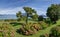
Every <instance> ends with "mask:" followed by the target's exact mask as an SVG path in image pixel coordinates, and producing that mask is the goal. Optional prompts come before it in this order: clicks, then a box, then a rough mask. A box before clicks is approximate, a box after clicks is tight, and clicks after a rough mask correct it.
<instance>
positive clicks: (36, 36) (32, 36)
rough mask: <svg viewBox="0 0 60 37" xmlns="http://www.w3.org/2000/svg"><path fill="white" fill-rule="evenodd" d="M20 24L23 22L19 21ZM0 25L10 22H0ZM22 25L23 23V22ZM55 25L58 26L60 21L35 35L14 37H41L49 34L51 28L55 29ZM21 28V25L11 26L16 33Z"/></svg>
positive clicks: (17, 36)
mask: <svg viewBox="0 0 60 37" xmlns="http://www.w3.org/2000/svg"><path fill="white" fill-rule="evenodd" d="M21 22H23V21H21ZM29 22H32V23H35V21H29ZM0 23H10V22H4V21H3V22H1V21H0ZM23 23H24V22H23ZM10 25H12V24H10ZM57 25H60V20H59V21H57V24H54V25H50V26H49V27H47V28H45V29H44V30H40V31H38V32H37V33H36V34H33V35H31V36H25V35H22V34H19V33H17V32H16V33H15V35H16V36H15V37H40V35H43V34H46V33H47V34H49V32H50V30H51V28H53V27H55V26H57ZM12 26H13V25H12ZM20 27H21V25H20V24H19V25H16V26H13V28H14V30H15V31H16V30H17V29H19V28H20Z"/></svg>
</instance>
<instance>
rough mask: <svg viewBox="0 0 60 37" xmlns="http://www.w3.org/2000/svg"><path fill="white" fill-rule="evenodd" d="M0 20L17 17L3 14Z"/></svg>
mask: <svg viewBox="0 0 60 37" xmlns="http://www.w3.org/2000/svg"><path fill="white" fill-rule="evenodd" d="M0 19H17V17H16V15H14V14H3V15H0Z"/></svg>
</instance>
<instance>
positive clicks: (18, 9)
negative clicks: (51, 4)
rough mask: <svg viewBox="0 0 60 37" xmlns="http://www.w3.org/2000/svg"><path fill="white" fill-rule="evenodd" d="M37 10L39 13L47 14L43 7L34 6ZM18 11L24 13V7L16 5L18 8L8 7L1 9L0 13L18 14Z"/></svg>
mask: <svg viewBox="0 0 60 37" xmlns="http://www.w3.org/2000/svg"><path fill="white" fill-rule="evenodd" d="M32 8H33V9H35V10H36V11H37V14H38V15H41V14H46V11H44V10H42V9H41V8H36V7H32ZM18 11H21V12H22V13H24V12H25V11H24V10H23V7H16V8H8V9H0V14H16V13H17V12H18Z"/></svg>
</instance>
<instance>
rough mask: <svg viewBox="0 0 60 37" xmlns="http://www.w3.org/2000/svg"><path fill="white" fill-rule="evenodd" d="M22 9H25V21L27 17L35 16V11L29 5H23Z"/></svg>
mask: <svg viewBox="0 0 60 37" xmlns="http://www.w3.org/2000/svg"><path fill="white" fill-rule="evenodd" d="M23 9H24V10H25V12H26V14H27V15H26V23H28V17H31V18H36V17H37V16H36V11H35V10H34V9H32V8H30V7H23Z"/></svg>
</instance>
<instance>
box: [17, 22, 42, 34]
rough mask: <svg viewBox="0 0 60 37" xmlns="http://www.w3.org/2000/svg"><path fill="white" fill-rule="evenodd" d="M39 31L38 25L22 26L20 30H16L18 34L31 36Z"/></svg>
mask: <svg viewBox="0 0 60 37" xmlns="http://www.w3.org/2000/svg"><path fill="white" fill-rule="evenodd" d="M40 29H41V27H40V25H39V24H38V23H34V24H31V23H29V24H27V25H23V26H22V27H21V28H20V29H18V30H17V32H18V33H21V34H23V35H32V34H35V33H36V32H37V31H39V30H40Z"/></svg>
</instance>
